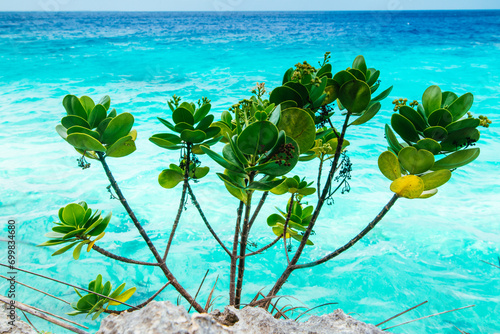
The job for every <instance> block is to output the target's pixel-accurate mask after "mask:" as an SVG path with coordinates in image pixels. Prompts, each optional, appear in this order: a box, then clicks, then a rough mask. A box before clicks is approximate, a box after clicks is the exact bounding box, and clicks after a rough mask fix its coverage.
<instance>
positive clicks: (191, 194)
mask: <svg viewBox="0 0 500 334" xmlns="http://www.w3.org/2000/svg"><path fill="white" fill-rule="evenodd" d="M187 187H188V188H187V190H188V193H189V196H190V197H191V200H192V201H193V204H194V206H195V207H196V209H198V213H199V214H200V216H201V219H202V220H203V222H204V223H205V225H206V226H207V228H208V230H209V231H210V233H212V236H213V237H214V238H215V240H217V242H218V243H219V245H220V246H221V247H222V248H223V249H224V250H225V251H226V253H227V254H228V255H229V256H232V254H231V252H230V251H229V249H227V247H226V246H224V244H223V243H222V241H221V240H220V239H219V237H218V236H217V233H215V231H214V230H213V228H212V226H211V225H210V223H209V222H208V220H207V217H205V213H204V212H203V210H202V209H201V206H200V203H198V201H197V200H196V196H195V195H194V193H193V189H191V186H190V185H189V183H188V186H187Z"/></svg>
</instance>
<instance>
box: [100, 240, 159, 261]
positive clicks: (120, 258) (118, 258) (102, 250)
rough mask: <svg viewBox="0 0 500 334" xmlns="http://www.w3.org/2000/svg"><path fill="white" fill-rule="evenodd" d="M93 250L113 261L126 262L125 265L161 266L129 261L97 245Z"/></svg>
mask: <svg viewBox="0 0 500 334" xmlns="http://www.w3.org/2000/svg"><path fill="white" fill-rule="evenodd" d="M92 249H93V250H95V251H96V252H98V253H101V254H102V255H104V256H107V257H109V258H111V259H114V260H118V261H121V262H125V263H132V264H139V265H143V266H159V265H160V264H159V263H154V262H143V261H136V260H132V259H128V258H126V257H123V256H119V255H115V254H113V253H111V252H108V251H107V250H105V249H102V248H101V247H99V246H97V245H95V244H94V245H93V246H92Z"/></svg>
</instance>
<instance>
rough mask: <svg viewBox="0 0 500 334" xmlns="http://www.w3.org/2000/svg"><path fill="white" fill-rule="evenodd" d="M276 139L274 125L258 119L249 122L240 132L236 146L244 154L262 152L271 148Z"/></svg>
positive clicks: (276, 131) (276, 133)
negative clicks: (257, 120)
mask: <svg viewBox="0 0 500 334" xmlns="http://www.w3.org/2000/svg"><path fill="white" fill-rule="evenodd" d="M277 140H278V129H277V128H276V125H274V124H273V123H271V122H269V121H260V122H255V123H252V124H250V125H249V126H247V127H246V128H245V129H244V130H243V131H242V132H241V134H240V135H239V136H238V140H237V146H238V149H239V150H240V151H241V152H242V153H244V154H248V155H254V154H262V153H264V152H266V151H268V150H270V149H272V148H273V147H274V145H275V144H276V141H277Z"/></svg>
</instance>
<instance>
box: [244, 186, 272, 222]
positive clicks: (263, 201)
mask: <svg viewBox="0 0 500 334" xmlns="http://www.w3.org/2000/svg"><path fill="white" fill-rule="evenodd" d="M267 195H269V191H264V193H263V194H262V197H261V198H260V201H259V204H257V207H256V208H255V211H254V213H253V215H252V218H251V219H250V223H249V227H248V230H249V231H250V229H251V228H252V226H253V223H255V219H256V218H257V216H258V215H259V212H260V209H262V206H263V205H264V203H265V201H266V198H267Z"/></svg>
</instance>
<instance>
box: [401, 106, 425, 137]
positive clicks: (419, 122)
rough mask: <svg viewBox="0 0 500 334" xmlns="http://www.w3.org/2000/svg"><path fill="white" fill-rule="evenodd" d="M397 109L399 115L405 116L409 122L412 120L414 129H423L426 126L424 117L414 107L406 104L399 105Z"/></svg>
mask: <svg viewBox="0 0 500 334" xmlns="http://www.w3.org/2000/svg"><path fill="white" fill-rule="evenodd" d="M398 111H399V114H400V115H401V116H404V117H406V118H407V119H408V120H409V121H410V122H412V123H413V125H414V126H415V129H417V130H418V131H424V129H425V128H426V127H427V124H426V123H425V120H424V118H423V117H422V115H420V113H419V112H418V111H416V110H415V109H413V108H411V107H408V106H401V107H400V108H399V110H398Z"/></svg>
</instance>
